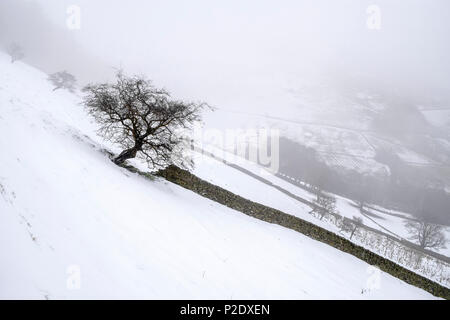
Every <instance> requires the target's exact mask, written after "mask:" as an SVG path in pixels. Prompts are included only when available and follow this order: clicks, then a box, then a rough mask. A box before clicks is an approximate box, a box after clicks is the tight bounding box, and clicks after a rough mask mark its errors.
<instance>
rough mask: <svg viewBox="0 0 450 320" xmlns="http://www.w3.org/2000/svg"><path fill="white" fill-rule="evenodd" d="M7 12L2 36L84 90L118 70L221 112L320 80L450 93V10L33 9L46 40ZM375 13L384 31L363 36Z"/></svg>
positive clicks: (51, 3)
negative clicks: (72, 13) (70, 24)
mask: <svg viewBox="0 0 450 320" xmlns="http://www.w3.org/2000/svg"><path fill="white" fill-rule="evenodd" d="M2 2H4V3H7V2H9V3H10V4H9V6H7V7H6V8H7V9H6V10H10V11H11V12H9V13H8V15H7V16H8V19H9V20H8V21H9V22H8V23H9V24H10V26H8V23H7V27H6V28H9V29H10V30H9V31H11V33H12V34H14V33H15V32H17V30H15V29H22V32H21V33H20V35H21V37H22V38H27V37H28V38H30V39H19V41H22V42H24V43H25V46H26V43H27V42H33V43H34V47H35V48H37V47H38V43H41V46H42V47H45V48H46V50H49V49H50V50H51V51H54V52H53V54H52V55H49V54H43V53H42V52H41V55H40V59H41V60H42V61H46V62H45V67H44V69H45V68H46V69H52V68H54V69H61V68H62V66H63V65H64V64H67V66H64V67H65V68H66V69H68V70H69V71H71V72H73V73H75V74H77V73H78V74H77V75H78V76H79V78H80V79H81V80H82V81H83V82H86V81H90V80H92V81H96V80H99V79H104V78H105V77H107V76H110V75H111V74H112V70H113V69H112V68H113V67H116V68H117V67H122V68H124V69H125V70H126V71H127V72H130V73H143V74H146V75H148V76H149V77H150V78H151V79H153V80H154V81H155V83H156V84H158V85H160V86H164V87H166V88H169V89H170V90H171V91H172V92H174V93H175V94H178V95H181V96H182V97H187V98H194V99H202V100H208V101H212V103H213V104H233V103H234V101H240V102H242V103H249V102H251V101H255V100H254V99H255V97H258V96H259V95H261V92H266V93H267V92H271V93H273V95H272V96H276V94H275V93H279V92H281V91H282V90H286V89H287V88H291V87H294V88H295V87H296V86H297V85H300V84H301V83H304V82H309V83H314V82H315V81H321V79H323V78H326V79H332V81H336V82H346V81H355V79H356V83H359V84H360V85H364V84H365V85H367V86H369V87H370V88H372V89H374V88H375V89H376V88H381V89H383V90H385V89H386V88H389V89H392V88H395V91H399V92H403V93H406V94H407V93H408V92H411V93H415V94H417V92H420V93H423V94H434V92H439V94H442V93H443V92H444V93H445V92H446V91H449V90H448V87H449V84H450V62H449V59H448V57H449V41H448V39H450V2H449V1H447V0H440V1H438V0H408V1H406V0H401V1H400V0H388V1H365V0H340V1H336V0H327V1H324V0H319V1H317V0H315V1H299V0H295V1H234V0H233V1H220V2H219V1H206V0H200V1H199V0H194V1H144V0H127V1H120V0H114V1H111V0H95V1H93V0H35V1H29V2H31V3H35V4H39V5H40V6H41V8H42V13H43V16H45V18H46V19H48V21H51V23H52V24H54V27H53V26H52V27H51V28H48V27H47V28H46V29H42V30H44V31H45V32H41V31H42V30H40V28H36V26H34V27H32V28H31V27H30V24H29V23H28V22H29V21H31V20H33V19H35V18H33V17H29V16H28V15H29V14H30V12H26V15H23V14H25V12H24V10H21V9H19V10H14V8H13V7H14V6H16V4H17V3H19V2H26V1H24V0H14V1H11V0H2ZM373 4H374V5H377V6H378V7H379V9H380V13H381V20H380V27H381V28H380V29H379V30H371V29H369V28H368V27H367V19H368V17H369V15H368V13H367V12H366V10H367V8H368V6H369V5H373ZM70 5H77V6H78V7H79V8H80V9H81V15H80V22H81V25H80V27H81V28H80V29H79V30H69V29H68V28H67V24H66V23H67V19H68V14H67V12H66V11H67V8H68V7H69V6H70ZM3 10H5V7H3ZM18 22H20V25H18V24H19V23H18ZM0 23H1V21H0ZM37 23H39V22H37ZM27 28H29V29H27ZM49 30H51V32H50V31H49ZM5 34H6V35H8V32H6V33H5ZM31 39H33V40H31ZM74 43H75V49H74ZM37 50H38V49H37ZM38 51H39V50H38ZM31 55H32V53H31ZM49 57H51V58H49ZM43 64H44V63H43ZM45 71H51V70H45ZM267 96H268V95H267ZM231 97H232V98H231ZM263 99H265V98H261V100H263ZM274 100H275V99H274ZM274 102H275V101H271V103H274ZM236 103H238V104H239V102H236Z"/></svg>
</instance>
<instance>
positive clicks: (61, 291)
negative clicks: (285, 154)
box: [0, 53, 435, 299]
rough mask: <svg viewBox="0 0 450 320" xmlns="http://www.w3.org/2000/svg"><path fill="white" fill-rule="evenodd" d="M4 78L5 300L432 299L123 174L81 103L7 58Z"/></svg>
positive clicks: (298, 237) (0, 209) (309, 244)
mask: <svg viewBox="0 0 450 320" xmlns="http://www.w3.org/2000/svg"><path fill="white" fill-rule="evenodd" d="M0 70H1V72H0V148H1V150H2V153H1V156H0V261H1V264H0V298H2V299H15V298H25V299H81V298H83V299H94V298H102V299H103V298H113V299H117V298H125V299H132V298H145V299H166V298H167V299H338V298H339V299H433V298H435V297H433V296H432V295H431V294H429V293H427V292H425V291H423V290H421V289H419V288H416V287H414V286H411V285H408V284H406V283H405V282H403V281H401V280H399V279H397V278H394V277H392V276H390V275H388V274H386V273H383V272H381V274H380V279H379V283H378V284H379V286H376V287H368V284H370V283H373V278H371V277H373V273H372V271H371V270H372V269H371V268H370V266H369V265H368V264H367V263H365V262H363V261H361V260H359V259H357V258H355V257H353V256H351V255H349V254H346V253H343V252H341V251H339V250H337V249H334V248H332V247H330V246H328V245H326V244H323V243H320V242H318V241H315V240H312V239H310V238H308V237H306V236H304V235H302V234H299V233H297V232H294V231H291V230H288V229H285V228H282V227H280V226H277V225H272V224H269V223H265V222H262V221H259V220H257V219H253V218H251V217H248V216H246V215H244V214H242V213H239V212H237V211H234V210H231V209H229V208H227V207H225V206H222V205H220V204H217V203H215V202H212V201H210V200H207V199H205V198H202V197H201V196H199V195H197V194H194V193H193V192H190V191H188V190H185V189H183V188H181V187H179V186H176V185H174V184H172V183H169V182H166V181H163V180H158V179H157V180H155V181H150V180H148V179H145V178H143V177H140V176H138V175H135V174H132V173H130V172H128V171H126V170H125V169H122V168H119V167H117V166H115V165H114V164H113V163H112V162H111V161H110V160H109V158H108V156H107V155H106V154H105V153H103V152H102V151H101V148H103V147H106V148H109V149H111V150H113V151H114V152H116V151H117V150H116V149H114V148H111V146H108V145H107V144H103V143H102V140H101V138H99V137H97V136H96V134H95V125H94V124H93V123H92V122H91V121H90V119H89V117H88V116H87V115H86V114H85V111H84V110H83V108H82V106H81V105H80V97H79V96H78V95H75V94H71V93H68V92H65V91H55V92H53V91H52V87H51V85H50V84H49V83H48V82H47V80H46V78H47V76H46V75H45V74H44V73H42V72H40V71H38V70H36V69H34V68H32V67H30V66H27V65H26V64H23V63H21V62H16V63H14V64H11V63H9V59H8V57H7V56H6V55H4V54H3V53H0ZM200 165H208V164H207V163H202V164H200ZM210 165H215V166H216V167H217V171H216V173H217V175H219V174H222V172H223V173H226V169H224V167H223V166H224V165H223V164H221V163H220V162H216V163H215V164H210ZM205 170H210V169H208V168H206V169H205ZM236 183H238V182H237V181H236ZM239 183H240V184H241V186H243V185H244V184H246V183H247V182H246V181H239ZM248 183H249V185H248V186H247V187H248V188H251V185H250V183H251V182H248ZM252 183H253V182H252ZM266 196H267V197H270V196H271V195H266ZM274 196H275V197H276V196H277V195H274ZM279 200H280V201H281V200H283V199H282V198H279ZM283 201H284V200H283ZM291 205H292V204H287V205H286V206H291ZM298 210H305V208H303V207H301V206H299V207H298Z"/></svg>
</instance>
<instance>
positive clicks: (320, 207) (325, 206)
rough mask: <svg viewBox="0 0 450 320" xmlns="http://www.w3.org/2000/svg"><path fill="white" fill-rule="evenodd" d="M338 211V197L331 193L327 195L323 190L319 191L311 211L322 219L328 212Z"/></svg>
mask: <svg viewBox="0 0 450 320" xmlns="http://www.w3.org/2000/svg"><path fill="white" fill-rule="evenodd" d="M335 212H336V198H335V197H333V196H330V195H325V194H324V193H323V192H318V193H317V198H316V200H314V208H313V210H312V211H311V212H310V213H317V214H318V215H319V218H320V220H322V219H323V217H324V216H325V215H326V214H328V213H335Z"/></svg>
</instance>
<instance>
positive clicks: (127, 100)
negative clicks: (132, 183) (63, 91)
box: [83, 71, 207, 168]
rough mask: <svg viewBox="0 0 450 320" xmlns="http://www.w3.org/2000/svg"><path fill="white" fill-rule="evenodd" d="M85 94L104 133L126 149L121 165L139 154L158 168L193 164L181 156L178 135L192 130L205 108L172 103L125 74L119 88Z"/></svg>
mask: <svg viewBox="0 0 450 320" xmlns="http://www.w3.org/2000/svg"><path fill="white" fill-rule="evenodd" d="M83 91H84V92H86V93H87V95H86V96H85V97H84V104H85V106H86V107H87V109H88V111H89V113H90V114H91V115H92V116H93V117H94V118H95V119H96V120H97V122H98V123H99V124H100V130H99V133H100V134H101V135H102V136H103V137H104V138H106V139H108V140H110V141H112V142H114V143H117V144H119V145H120V146H121V147H122V148H123V149H124V150H123V151H122V153H120V154H119V155H118V156H117V157H116V158H114V162H115V163H116V164H118V165H120V164H123V163H124V162H125V161H126V160H127V159H131V158H134V157H136V155H139V156H141V157H142V158H143V159H145V160H146V161H147V163H148V164H149V166H152V167H154V168H160V167H164V166H167V165H169V164H178V165H180V166H183V167H189V166H190V165H191V164H192V162H190V161H188V160H189V159H188V158H187V157H186V156H185V155H184V154H183V152H182V151H183V150H182V149H183V148H182V141H183V139H182V138H181V137H180V135H179V134H178V133H179V131H180V130H181V131H183V130H189V129H192V125H193V124H194V123H195V122H196V121H199V120H200V119H201V110H202V109H203V107H204V106H207V105H206V104H204V103H193V102H183V101H179V100H173V99H171V97H170V95H169V93H168V92H167V91H165V90H162V89H157V88H155V87H154V86H152V84H151V82H150V81H149V80H146V79H145V78H143V77H140V76H132V77H127V76H125V75H124V74H123V73H122V72H121V71H119V72H118V73H117V80H116V82H115V83H113V84H109V83H102V84H90V85H88V86H86V87H85V88H84V89H83Z"/></svg>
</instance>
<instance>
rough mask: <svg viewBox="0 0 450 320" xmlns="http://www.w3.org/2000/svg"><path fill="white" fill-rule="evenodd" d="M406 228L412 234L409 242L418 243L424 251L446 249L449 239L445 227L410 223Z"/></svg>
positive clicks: (419, 222) (425, 223)
mask: <svg viewBox="0 0 450 320" xmlns="http://www.w3.org/2000/svg"><path fill="white" fill-rule="evenodd" d="M405 227H406V229H407V230H408V233H409V234H410V237H409V240H413V241H417V243H418V244H419V246H420V247H421V248H422V249H426V248H430V249H445V248H446V246H445V245H446V243H447V239H446V237H445V234H444V227H442V226H439V225H435V224H431V223H428V222H425V221H424V220H420V221H417V222H415V221H408V222H406V223H405Z"/></svg>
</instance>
